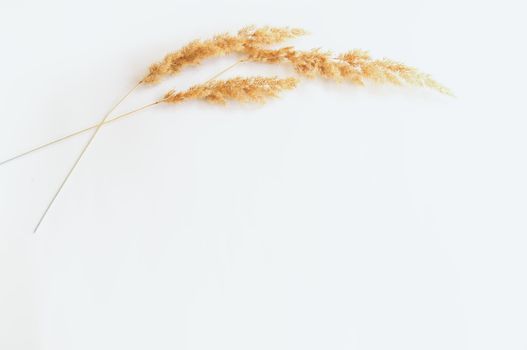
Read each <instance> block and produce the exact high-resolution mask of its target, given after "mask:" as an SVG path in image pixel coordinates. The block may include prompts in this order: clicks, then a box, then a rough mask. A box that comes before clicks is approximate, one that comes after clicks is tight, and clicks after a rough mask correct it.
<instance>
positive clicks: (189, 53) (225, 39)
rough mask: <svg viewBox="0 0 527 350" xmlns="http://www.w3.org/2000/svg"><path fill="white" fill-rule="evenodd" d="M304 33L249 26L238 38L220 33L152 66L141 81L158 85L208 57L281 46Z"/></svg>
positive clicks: (180, 50)
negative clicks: (164, 78)
mask: <svg viewBox="0 0 527 350" xmlns="http://www.w3.org/2000/svg"><path fill="white" fill-rule="evenodd" d="M304 34H306V32H305V31H304V30H303V29H299V28H288V27H268V26H267V27H261V28H256V27H254V26H249V27H245V28H242V29H240V30H239V31H238V33H237V34H235V35H231V34H220V35H216V36H214V37H213V38H212V39H208V40H204V41H202V40H195V41H192V42H190V43H189V44H187V45H186V46H184V47H183V48H181V49H179V50H177V51H175V52H172V53H169V54H168V55H166V56H165V58H164V59H163V60H162V61H161V62H158V63H154V64H153V65H151V66H150V68H149V71H148V74H147V75H146V76H145V77H144V78H143V80H142V82H143V83H147V84H152V83H156V82H158V81H159V80H161V79H162V78H163V77H166V76H168V75H174V74H177V73H179V72H180V70H181V69H182V68H183V67H185V66H189V65H198V64H200V63H201V62H202V61H203V60H205V59H207V58H211V57H217V56H225V55H228V54H232V53H245V52H247V51H248V50H249V49H252V48H255V47H260V46H265V45H272V44H278V43H281V42H284V41H285V40H288V39H292V38H296V37H298V36H300V35H304Z"/></svg>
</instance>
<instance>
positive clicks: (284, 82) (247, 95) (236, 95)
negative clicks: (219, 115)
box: [164, 77, 298, 104]
mask: <svg viewBox="0 0 527 350" xmlns="http://www.w3.org/2000/svg"><path fill="white" fill-rule="evenodd" d="M297 84H298V79H296V78H276V77H271V78H267V77H250V78H241V77H237V78H233V79H228V80H216V81H211V82H208V83H205V84H199V85H195V86H193V87H191V88H190V89H188V90H186V91H181V92H175V91H170V92H168V93H167V94H166V95H165V97H164V102H167V103H181V102H184V101H187V100H191V99H201V100H205V101H207V102H211V103H219V104H226V102H227V101H228V100H233V101H238V102H260V103H262V102H265V101H266V100H267V99H269V98H270V97H277V96H278V95H279V93H280V92H281V91H283V90H291V89H293V88H295V87H296V86H297Z"/></svg>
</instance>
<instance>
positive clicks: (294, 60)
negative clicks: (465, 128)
mask: <svg viewBox="0 0 527 350" xmlns="http://www.w3.org/2000/svg"><path fill="white" fill-rule="evenodd" d="M247 60H249V61H255V62H265V63H284V62H288V63H290V64H292V65H293V67H294V69H295V71H296V72H297V73H299V74H301V75H303V76H306V77H308V78H314V77H322V78H326V79H330V80H335V81H349V82H352V83H354V84H358V85H364V83H365V81H366V80H371V81H374V82H376V83H392V84H396V85H401V84H407V85H414V86H423V87H429V88H432V89H435V90H437V91H439V92H441V93H444V94H449V95H451V94H452V93H451V92H450V90H449V89H448V88H446V87H444V86H442V85H441V84H439V83H438V82H436V81H435V80H434V79H432V77H431V76H430V75H428V74H425V73H422V72H420V71H419V70H418V69H416V68H414V67H411V66H407V65H405V64H402V63H400V62H396V61H393V60H389V59H386V58H384V59H373V58H372V57H371V56H370V54H369V53H368V52H367V51H364V50H351V51H349V52H346V53H344V54H341V55H339V56H337V57H334V56H333V55H332V53H331V52H324V51H321V50H320V49H314V50H310V51H298V50H295V49H294V48H293V47H283V48H280V49H276V50H272V49H265V48H260V47H253V48H251V50H250V52H248V56H247Z"/></svg>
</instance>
